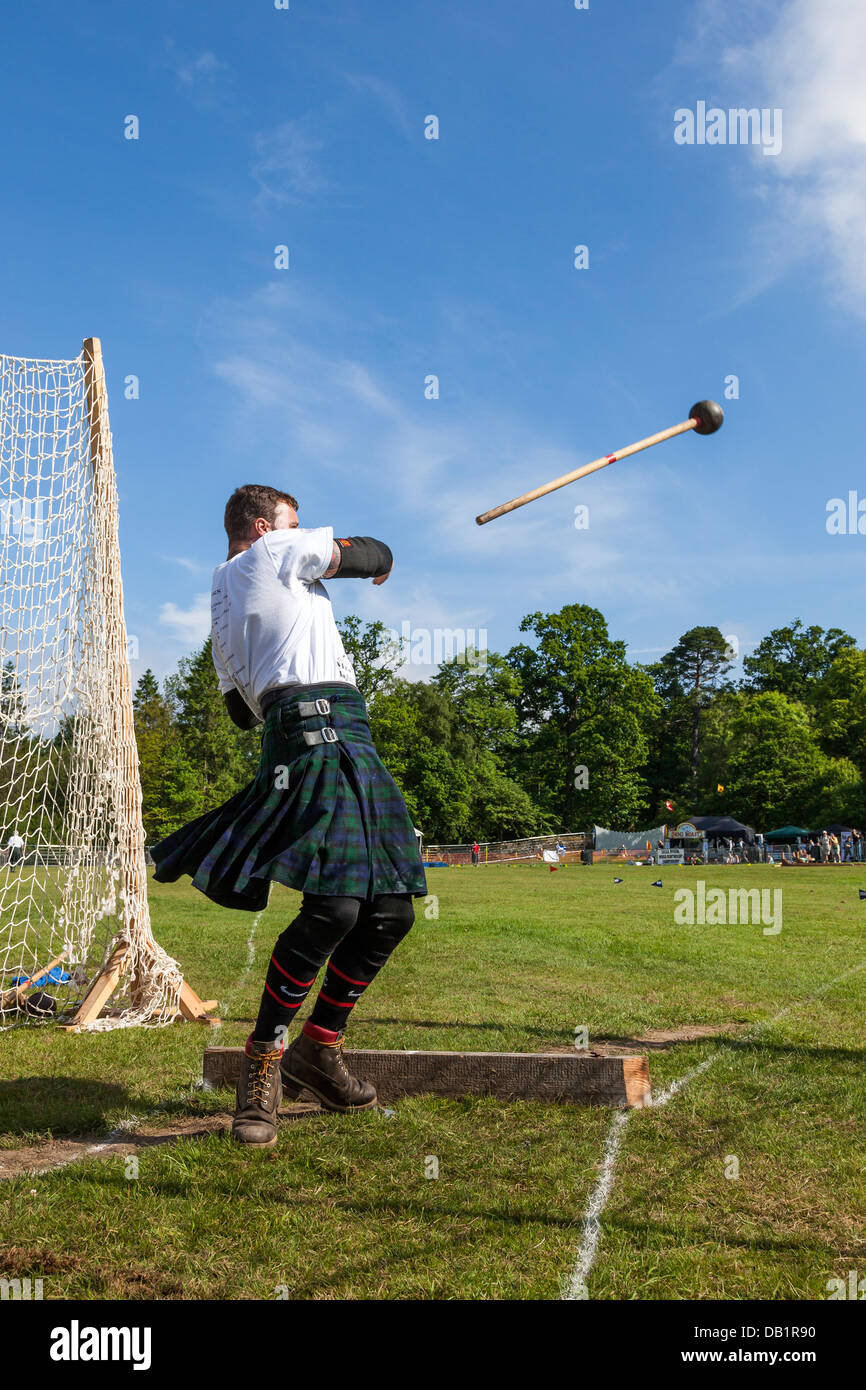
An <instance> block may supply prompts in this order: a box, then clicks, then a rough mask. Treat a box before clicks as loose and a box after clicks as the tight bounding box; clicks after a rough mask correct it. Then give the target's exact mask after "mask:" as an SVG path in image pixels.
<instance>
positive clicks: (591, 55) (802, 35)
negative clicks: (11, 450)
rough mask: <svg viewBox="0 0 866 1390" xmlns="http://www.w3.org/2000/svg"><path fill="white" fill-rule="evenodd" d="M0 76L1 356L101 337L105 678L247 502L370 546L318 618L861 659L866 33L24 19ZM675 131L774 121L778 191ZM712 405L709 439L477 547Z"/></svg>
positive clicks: (759, 0)
mask: <svg viewBox="0 0 866 1390" xmlns="http://www.w3.org/2000/svg"><path fill="white" fill-rule="evenodd" d="M3 47H4V56H3V58H2V60H0V64H2V78H3V80H2V83H0V104H2V108H3V121H4V126H5V129H6V131H7V139H6V140H5V141H4V155H3V165H4V168H3V187H4V193H5V199H4V204H5V213H6V215H5V216H4V218H3V220H2V224H0V265H2V270H0V275H2V320H0V323H2V337H0V349H2V351H4V352H8V353H12V354H15V355H18V356H32V357H43V358H68V357H73V356H75V355H76V353H77V352H78V350H79V347H80V342H81V339H82V338H83V337H85V336H88V335H90V334H94V335H97V336H99V337H101V339H102V342H103V350H104V354H105V360H106V367H107V373H108V386H109V396H110V405H111V419H112V428H113V433H114V440H115V461H116V467H117V473H118V483H119V489H120V508H121V513H120V514H121V539H122V546H123V556H124V577H125V586H126V606H127V623H128V627H129V630H130V632H131V633H133V634H135V635H136V636H137V637H138V639H139V660H138V662H137V663H136V665H135V668H134V674H135V675H136V676H137V675H140V674H141V672H142V671H143V670H144V669H145V667H146V666H148V665H150V666H152V667H153V668H154V669H155V670H156V671H157V672H158V673H159V674H160V675H163V674H166V673H167V672H169V671H170V670H172V669H173V667H174V665H175V662H176V660H177V658H178V657H179V656H181V655H183V654H184V653H186V652H188V651H189V650H190V649H191V648H192V647H193V646H195V645H197V643H198V642H199V641H200V640H201V639H202V638H203V636H204V635H206V632H207V629H208V615H207V593H208V589H209V580H210V573H211V570H212V568H213V565H214V564H216V563H218V562H219V561H221V560H222V559H223V558H224V555H225V539H224V534H223V532H222V512H223V507H224V504H225V500H226V497H227V496H228V494H229V493H230V491H231V490H232V488H233V487H234V486H236V485H237V484H239V483H244V482H269V483H272V484H274V485H275V486H278V487H281V488H285V489H287V490H288V491H289V492H292V493H294V495H295V496H297V497H298V498H299V499H300V502H301V510H300V518H301V523H302V524H304V525H322V524H330V525H333V526H334V528H335V530H336V532H337V533H338V534H340V535H345V534H372V535H375V536H379V537H381V538H382V539H384V540H386V541H388V543H389V544H390V545H391V547H392V549H393V550H394V553H395V557H396V564H395V570H394V573H393V575H392V576H391V578H390V580H389V581H388V583H387V584H386V585H385V586H383V587H381V588H375V587H373V586H372V585H369V584H363V585H362V584H358V583H349V582H346V583H345V584H344V585H341V584H339V583H335V584H333V585H332V586H331V592H332V596H333V598H334V603H335V608H336V611H337V613H338V615H342V614H345V613H347V612H356V613H359V614H360V615H361V616H362V617H364V618H368V619H372V618H374V617H380V618H381V619H382V620H383V621H384V622H386V623H387V624H389V625H391V626H394V627H396V628H400V627H401V625H402V624H403V623H406V622H408V623H409V624H410V626H411V628H412V629H413V630H418V629H427V630H435V629H436V628H440V627H445V628H462V629H467V630H478V629H486V631H487V634H488V642H489V645H490V647H491V648H493V649H496V650H506V649H507V648H508V647H509V646H510V645H511V644H512V643H514V642H515V641H517V640H518V638H519V634H518V625H519V622H520V619H521V617H522V616H523V615H524V614H525V613H527V612H530V611H533V610H535V609H542V610H544V611H553V610H556V609H558V608H560V607H561V606H562V605H563V604H565V603H570V602H585V603H589V604H593V605H595V606H597V607H599V608H601V610H602V611H603V612H604V613H605V615H606V616H607V618H608V621H609V625H610V630H611V633H612V634H613V635H614V636H615V637H618V638H622V639H624V640H625V641H627V642H628V644H629V650H630V653H631V655H632V657H633V658H634V659H636V660H650V659H653V657H654V656H655V655H657V654H658V653H660V652H661V651H664V650H666V649H668V648H669V647H670V646H671V645H673V643H674V642H675V641H676V639H677V638H678V636H679V635H680V634H681V633H682V632H683V631H685V630H686V629H687V628H689V627H691V626H693V625H695V624H697V623H701V624H703V623H715V624H717V625H718V626H719V627H720V628H721V629H722V631H723V632H725V633H726V634H727V633H730V634H735V635H736V636H737V638H738V640H739V643H740V648H741V651H742V650H748V648H749V647H750V646H751V645H753V644H754V643H755V642H757V641H758V640H759V639H760V637H761V636H762V635H764V634H765V633H766V632H767V631H768V630H769V629H770V628H771V627H773V626H777V625H780V624H783V623H786V622H787V621H789V620H790V619H792V618H793V617H795V616H797V615H799V616H801V617H802V618H803V619H804V620H806V621H808V622H816V623H819V624H821V625H822V626H825V627H827V626H841V627H844V628H846V629H848V630H849V631H851V632H853V633H854V634H855V636H856V637H857V638H858V640H859V641H860V642H861V643H863V642H866V616H864V605H863V597H862V595H863V588H862V573H863V564H864V556H866V535H842V536H839V535H835V536H832V535H828V533H827V530H826V517H827V504H828V501H829V500H830V499H831V498H834V497H847V495H848V493H849V491H851V490H855V491H858V496H859V497H860V498H863V499H866V472H864V468H863V444H862V402H863V396H864V392H863V385H862V383H863V376H864V365H866V335H864V309H866V255H864V251H866V245H864V242H866V232H864V227H866V177H864V174H866V97H864V88H863V85H862V76H861V74H862V70H863V62H864V59H866V9H864V8H863V7H860V6H854V5H851V4H850V0H772V2H771V3H764V2H763V0H723V3H721V2H720V3H716V0H713V3H695V0H688V2H687V3H686V2H683V3H680V0H666V3H665V4H664V5H658V4H653V5H647V4H644V3H639V2H638V0H625V3H623V2H622V0H620V3H614V2H613V0H589V8H588V9H586V10H576V9H575V8H574V6H573V3H572V0H551V2H549V3H534V4H531V3H518V0H472V3H466V0H460V3H457V2H456V0H454V2H453V3H452V0H440V2H439V3H438V4H436V5H434V6H431V5H422V4H413V3H406V2H405V0H401V2H400V3H398V2H397V0H376V2H375V3H373V0H366V2H365V3H361V0H357V2H356V3H350V2H349V0H333V3H324V2H323V0H316V3H313V0H291V5H290V8H289V9H288V10H286V11H282V10H279V11H278V10H276V9H275V8H274V6H273V0H246V3H243V4H241V3H236V4H235V3H226V0H213V3H208V4H197V5H191V4H189V3H173V4H169V3H164V0H149V3H148V4H147V5H137V6H130V5H123V6H122V5H118V4H116V3H105V4H95V3H87V0H84V2H83V3H77V4H75V5H69V4H67V3H59V2H58V0H48V2H47V3H42V4H40V5H38V6H29V7H23V6H19V7H17V8H16V10H15V12H14V13H13V12H11V11H10V12H9V13H7V15H6V17H5V21H4V46H3ZM699 101H705V102H706V103H707V104H708V105H709V106H718V107H720V108H722V109H724V110H727V109H729V108H734V107H749V108H751V107H758V108H767V109H769V110H776V109H779V110H781V112H782V118H781V119H782V126H781V129H782V132H783V142H782V149H781V152H780V153H779V154H778V155H765V154H764V153H763V150H762V149H761V147H760V146H749V145H716V146H712V145H707V144H704V145H698V144H694V145H678V144H677V143H676V142H675V140H674V126H675V118H674V113H675V111H676V110H678V109H681V108H689V109H696V107H697V103H698V102H699ZM129 115H135V116H137V117H138V119H139V122H140V133H139V139H137V140H127V139H124V121H125V118H126V117H127V116H129ZM430 115H435V116H436V117H437V118H438V121H439V138H438V140H429V139H426V138H425V118H427V117H428V116H430ZM278 245H287V246H288V247H289V257H290V265H289V269H287V270H278V269H276V268H275V265H274V248H275V247H276V246H278ZM576 245H586V246H587V247H588V248H589V266H588V268H587V269H584V270H577V269H575V268H574V265H573V258H574V256H573V253H574V247H575V246H576ZM131 374H134V375H136V376H137V377H138V378H139V380H140V397H139V399H137V400H127V399H125V397H124V381H125V379H126V378H127V376H129V375H131ZM430 374H435V375H436V376H438V378H439V383H440V396H439V399H438V400H427V399H425V394H424V385H425V378H426V377H428V375H430ZM731 376H735V377H736V378H737V379H738V382H739V398H738V399H725V389H726V388H725V383H726V379H728V378H729V377H731ZM705 396H709V397H713V398H715V399H718V400H720V401H722V403H723V404H724V405H725V407H726V412H727V418H726V422H725V425H724V428H723V430H722V431H721V433H720V434H718V435H715V436H713V437H711V438H707V439H699V438H696V437H695V436H692V435H688V436H686V437H685V438H683V439H677V440H674V441H672V442H670V443H668V444H665V445H662V446H660V447H659V448H658V449H654V450H651V451H649V452H647V453H645V454H642V455H638V456H637V457H635V458H633V459H631V460H627V461H623V462H622V463H619V464H616V465H614V466H613V467H612V468H610V469H607V470H605V471H604V472H602V473H600V474H598V475H596V476H595V477H593V478H591V479H589V480H587V481H585V482H583V483H578V484H576V485H574V486H572V487H569V488H566V489H563V490H561V491H559V492H557V493H554V494H553V495H551V496H549V497H547V498H545V499H542V500H541V501H538V502H536V503H533V504H532V505H531V506H529V507H526V508H524V509H522V510H520V511H518V512H516V513H514V514H513V515H511V516H508V517H505V518H502V519H500V520H498V521H496V522H493V523H491V524H490V525H489V526H486V527H483V528H478V527H477V526H476V525H475V522H474V517H475V515H476V513H477V512H479V511H482V510H484V509H486V508H488V507H491V506H493V505H495V504H497V503H499V502H502V501H505V500H506V499H508V498H509V497H512V496H514V495H515V494H516V493H519V492H522V491H524V490H526V489H527V488H529V487H532V486H535V485H537V484H539V483H542V482H544V481H546V480H547V479H549V478H553V477H555V476H557V475H559V474H561V473H563V472H565V471H567V470H568V469H571V468H575V467H577V466H579V465H580V464H581V463H583V462H586V461H588V460H590V459H593V458H595V457H597V456H598V455H601V454H605V453H608V452H610V451H611V450H613V449H616V448H618V447H620V446H622V445H625V444H627V443H629V442H631V441H632V440H634V439H637V438H640V437H642V436H644V435H646V434H649V433H652V432H654V431H655V430H658V429H662V428H664V427H666V426H668V425H671V424H674V423H675V422H677V421H678V420H681V419H684V418H685V417H686V416H687V414H688V409H689V407H690V406H691V405H692V403H693V402H694V401H695V400H697V399H699V398H701V397H705ZM577 504H584V505H586V506H588V508H589V527H588V529H586V530H577V529H575V526H574V508H575V505H577ZM864 528H866V520H864ZM415 674H423V671H417V670H416V672H415Z"/></svg>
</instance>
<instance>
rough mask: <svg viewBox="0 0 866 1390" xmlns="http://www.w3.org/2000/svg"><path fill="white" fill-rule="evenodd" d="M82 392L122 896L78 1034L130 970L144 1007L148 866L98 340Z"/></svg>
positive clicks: (197, 1013)
mask: <svg viewBox="0 0 866 1390" xmlns="http://www.w3.org/2000/svg"><path fill="white" fill-rule="evenodd" d="M83 355H84V371H85V387H86V392H87V408H88V413H89V422H90V462H91V467H92V469H93V497H94V508H95V511H96V514H97V516H103V517H106V518H110V520H111V524H109V525H103V526H98V527H97V536H98V545H99V548H100V554H99V573H100V582H101V585H102V588H103V598H104V600H105V608H106V642H107V646H108V651H109V660H110V666H111V670H112V673H114V674H116V678H117V683H118V689H117V690H116V692H115V695H116V704H115V716H114V719H115V723H114V736H115V744H116V746H117V748H118V754H117V756H118V757H119V758H120V759H121V760H122V768H121V773H122V777H121V786H122V805H121V807H120V808H118V809H119V810H120V812H121V814H120V819H121V834H122V840H121V844H120V851H121V865H122V875H123V890H124V920H123V928H122V930H121V932H120V933H119V934H118V936H117V938H116V939H115V941H114V943H113V946H112V948H111V950H110V952H109V954H108V956H107V959H106V961H105V964H104V965H103V966H102V968H101V969H100V970H99V972H98V973H97V974H96V976H95V977H94V978H93V980H92V981H91V982H90V986H89V988H88V990H87V993H86V994H85V996H84V998H83V1000H82V1001H81V1003H80V1005H79V1006H78V1009H77V1010H76V1013H75V1015H74V1017H73V1019H72V1021H71V1022H70V1023H68V1024H66V1025H64V1026H65V1027H66V1029H68V1030H72V1029H76V1028H80V1027H82V1026H84V1025H86V1024H89V1023H93V1022H94V1021H95V1020H96V1019H97V1018H98V1017H99V1015H100V1014H101V1013H102V1011H103V1009H104V1008H105V1006H106V1004H107V1003H108V1000H109V999H110V997H111V995H112V994H113V993H114V990H115V989H116V988H117V986H118V985H119V983H120V981H121V979H122V977H123V976H124V975H125V974H126V973H127V972H128V971H130V970H131V975H130V993H131V997H132V1002H133V1005H134V1006H138V1007H141V1006H142V1005H146V1003H147V1000H146V995H145V991H144V983H143V980H142V979H141V978H140V976H139V974H138V973H137V972H136V970H135V966H134V964H133V965H130V960H129V957H130V955H133V954H134V953H133V952H132V951H131V945H130V942H131V933H132V932H133V930H134V928H135V926H136V923H135V918H134V908H133V909H132V910H130V909H129V908H128V907H127V904H130V903H132V904H134V903H146V902H147V866H146V863H145V858H144V831H143V828H142V821H141V783H140V780H139V767H138V750H137V746H136V740H135V722H134V718H133V707H132V686H131V681H130V674H129V654H128V647H127V638H126V620H125V617H124V612H123V582H122V577H121V567H120V542H119V538H118V534H117V518H116V484H115V480H114V462H113V457H112V445H111V432H110V428H109V421H108V392H107V390H106V385H105V367H104V365H103V361H102V344H101V343H100V341H99V339H98V338H85V340H84V344H83ZM141 935H142V936H143V937H144V942H145V947H146V949H147V950H148V951H149V952H150V953H151V954H153V946H152V944H149V943H151V942H152V939H153V938H152V936H151V933H150V925H149V923H147V930H146V932H144V933H141ZM177 1007H178V1010H179V1012H180V1013H181V1014H182V1015H183V1017H184V1018H187V1019H190V1020H195V1021H197V1022H201V1023H207V1024H216V1023H218V1022H219V1021H220V1020H219V1019H218V1018H215V1017H213V1016H212V1015H211V1014H210V1012H209V1010H210V1009H213V1008H215V1007H216V1000H213V999H209V1000H206V1001H203V1000H201V999H200V998H199V996H198V995H197V994H196V993H195V991H194V990H193V989H192V988H191V987H190V986H189V985H188V984H187V983H186V981H185V980H184V981H182V983H181V988H180V992H179V995H178V999H177Z"/></svg>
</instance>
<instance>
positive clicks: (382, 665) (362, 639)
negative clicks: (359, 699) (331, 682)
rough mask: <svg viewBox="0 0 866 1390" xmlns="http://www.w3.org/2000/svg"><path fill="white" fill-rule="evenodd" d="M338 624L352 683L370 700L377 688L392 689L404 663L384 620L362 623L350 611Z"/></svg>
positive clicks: (376, 693) (378, 690) (397, 644)
mask: <svg viewBox="0 0 866 1390" xmlns="http://www.w3.org/2000/svg"><path fill="white" fill-rule="evenodd" d="M337 627H338V628H339V631H340V636H341V637H342V639H343V646H344V647H345V649H346V654H347V655H348V657H349V660H350V661H351V663H352V665H353V667H354V668H355V684H356V685H357V687H358V689H359V690H360V692H361V694H362V695H363V696H364V699H365V700H366V701H367V702H368V704H369V703H371V702H372V700H373V699H374V698H375V696H376V695H378V694H379V692H380V691H382V690H390V689H392V687H393V684H394V672H395V671H396V670H398V669H399V667H400V666H401V665H402V663H403V656H402V653H401V650H400V644H399V642H395V641H394V640H393V638H392V636H391V632H390V629H389V628H387V627H386V626H385V624H384V623H380V622H378V621H376V622H372V623H365V622H362V621H361V619H360V618H356V617H355V616H354V614H351V613H350V614H349V615H348V617H346V618H343V620H342V622H339V623H337Z"/></svg>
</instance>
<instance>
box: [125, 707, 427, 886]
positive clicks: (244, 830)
mask: <svg viewBox="0 0 866 1390" xmlns="http://www.w3.org/2000/svg"><path fill="white" fill-rule="evenodd" d="M322 699H324V700H327V701H328V703H329V705H330V712H329V713H328V714H315V715H312V716H307V717H302V716H301V714H300V712H299V710H298V704H299V701H312V700H322ZM328 728H330V729H333V730H334V732H335V733H336V741H335V742H321V743H317V744H315V745H314V746H310V745H309V744H308V743H307V741H305V739H304V733H305V732H308V733H312V732H313V731H315V730H322V729H325V730H327V729H328ZM327 737H328V738H333V735H332V734H328V735H327ZM151 853H152V855H153V858H154V861H155V863H156V874H155V877H156V879H157V881H158V882H159V883H174V881H175V880H176V879H178V878H180V876H181V874H189V875H190V876H191V878H192V882H193V886H194V887H195V888H198V889H200V890H201V891H202V892H203V893H205V894H206V895H207V897H209V898H211V899H213V901H214V902H216V903H219V904H220V905H221V906H222V907H239V908H246V909H248V910H249V911H250V912H259V911H260V910H261V909H262V908H263V907H265V906H266V905H267V901H268V894H269V892H270V883H271V881H272V880H274V881H276V882H277V883H283V884H285V885H286V887H288V888H297V889H299V890H300V891H301V892H304V893H326V894H329V895H331V894H333V895H335V896H338V897H346V898H363V899H369V898H372V897H375V896H377V895H379V894H381V893H411V894H412V895H413V896H414V897H420V896H421V895H422V894H425V893H426V892H427V882H426V879H425V877H424V866H423V864H422V862H421V855H420V853H419V850H418V841H417V838H416V835H415V831H414V828H413V825H412V821H411V819H410V817H409V812H408V811H407V810H406V803H405V802H404V800H403V797H402V795H401V794H400V789H399V787H398V786H397V784H396V782H395V781H394V779H393V777H392V776H391V774H390V773H389V772H388V770H387V769H386V767H385V766H384V764H383V763H382V760H381V759H380V757H379V755H378V753H377V752H376V749H375V747H374V745H373V739H372V735H371V733H370V725H369V723H368V720H367V707H366V704H365V703H364V697H363V696H362V695H361V693H360V691H358V690H356V689H355V687H354V686H352V685H345V684H336V683H330V682H327V683H319V684H316V685H307V686H298V687H296V688H293V689H292V690H290V691H287V692H286V694H285V696H283V697H282V698H280V699H279V700H278V701H276V702H275V703H274V704H272V705H270V707H269V708H268V709H267V712H266V714H265V725H264V736H263V739H262V753H261V759H260V762H259V768H258V772H257V773H256V777H255V780H254V781H253V782H251V783H250V785H249V786H248V787H246V788H244V790H243V791H241V792H238V793H237V794H236V795H235V796H233V797H232V798H231V800H229V801H227V802H226V803H225V805H223V806H219V807H217V808H216V809H215V810H213V811H208V812H207V813H206V814H205V815H203V816H199V817H198V819H197V820H194V821H191V822H190V824H189V825H185V826H182V827H181V829H180V830H176V831H174V833H173V834H171V835H169V836H167V838H166V839H164V840H161V841H160V843H159V844H158V845H156V846H155V847H154V848H153V849H152V851H151Z"/></svg>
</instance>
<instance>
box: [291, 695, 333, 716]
mask: <svg viewBox="0 0 866 1390" xmlns="http://www.w3.org/2000/svg"><path fill="white" fill-rule="evenodd" d="M330 713H331V702H330V700H323V699H320V700H299V701H298V714H299V715H300V716H301V718H302V719H312V717H313V715H315V714H330Z"/></svg>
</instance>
